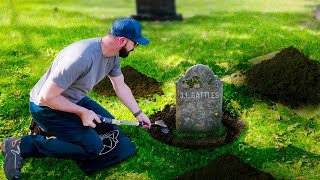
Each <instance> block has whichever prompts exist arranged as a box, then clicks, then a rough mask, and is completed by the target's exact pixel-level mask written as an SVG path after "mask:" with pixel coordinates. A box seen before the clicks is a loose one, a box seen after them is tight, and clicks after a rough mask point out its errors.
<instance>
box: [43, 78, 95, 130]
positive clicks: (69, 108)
mask: <svg viewBox="0 0 320 180" xmlns="http://www.w3.org/2000/svg"><path fill="white" fill-rule="evenodd" d="M63 91H64V89H63V88H61V87H59V86H58V85H57V84H55V83H54V82H53V81H52V80H49V79H48V80H47V81H46V82H45V84H44V85H43V87H42V89H41V91H40V94H39V95H40V103H41V104H43V105H45V106H48V107H50V108H52V109H55V110H59V111H64V112H70V113H74V114H77V115H78V116H79V117H80V118H81V119H82V124H83V125H84V126H91V127H93V128H94V127H95V126H96V124H95V123H94V122H93V120H96V121H97V122H98V123H100V122H101V121H100V119H99V118H98V116H97V115H96V114H95V113H94V112H93V111H91V110H88V109H86V108H84V107H81V106H79V105H77V104H75V103H73V102H71V101H69V100H68V99H67V98H65V97H63V96H62V95H61V93H62V92H63Z"/></svg>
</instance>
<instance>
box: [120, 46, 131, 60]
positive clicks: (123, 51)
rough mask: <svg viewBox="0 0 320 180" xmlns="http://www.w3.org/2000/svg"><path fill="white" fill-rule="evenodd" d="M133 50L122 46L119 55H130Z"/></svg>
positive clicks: (123, 56)
mask: <svg viewBox="0 0 320 180" xmlns="http://www.w3.org/2000/svg"><path fill="white" fill-rule="evenodd" d="M130 52H131V51H127V50H126V49H125V48H124V47H122V48H121V49H120V51H119V56H120V57H122V58H126V57H128V56H129V53H130Z"/></svg>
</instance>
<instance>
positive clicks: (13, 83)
mask: <svg viewBox="0 0 320 180" xmlns="http://www.w3.org/2000/svg"><path fill="white" fill-rule="evenodd" d="M75 2H76V1H71V0H64V1H49V0H47V1H45V0H37V1H36V0H25V1H22V0H14V1H1V2H0V12H1V15H0V87H1V89H0V141H2V140H3V139H4V138H5V137H8V136H16V137H21V136H22V135H24V134H27V133H28V132H29V130H28V126H29V122H30V120H31V116H30V115H29V112H28V102H29V101H28V100H29V91H30V90H31V88H32V87H33V85H34V84H35V83H36V82H37V80H38V79H39V78H40V77H41V76H42V74H43V73H44V72H45V71H46V70H47V68H48V67H49V65H50V63H51V61H52V60H53V58H54V57H55V55H56V54H57V53H58V52H59V51H60V50H61V49H62V48H64V47H65V46H66V45H68V44H70V43H73V42H75V41H78V40H81V39H85V38H92V37H101V36H104V35H105V34H106V33H107V31H108V30H109V28H110V25H111V22H113V21H114V20H115V19H116V18H118V17H128V16H130V15H131V14H133V13H135V1H132V0H118V1H110V0H104V1H103V0H89V1H84V0H82V1H77V2H76V3H75ZM317 4H320V1H319V0H282V1H279V0H246V1H243V0H228V1H219V0H203V1H196V0H177V1H176V6H177V12H179V13H182V15H183V17H184V21H182V22H162V23H160V22H142V25H143V30H144V34H145V36H146V37H149V38H150V40H151V44H150V45H148V46H145V47H143V46H139V47H138V48H137V49H136V50H135V51H134V52H132V53H131V56H130V57H128V58H127V59H123V60H122V66H127V65H129V66H132V67H134V68H136V69H137V70H138V71H140V72H141V73H143V74H145V75H147V76H149V77H152V78H155V79H156V80H157V81H159V82H163V83H164V85H163V86H162V89H163V91H164V93H165V94H164V95H162V96H158V95H155V96H153V97H151V98H147V99H138V102H139V104H140V106H141V108H142V109H143V110H144V111H145V112H146V113H147V114H148V115H151V114H154V113H155V112H157V111H159V110H162V109H163V108H164V106H165V105H166V104H173V103H175V81H176V80H178V79H179V78H180V77H181V76H182V75H183V74H184V73H185V72H186V70H187V69H188V68H190V67H191V66H192V65H195V64H205V65H208V66H209V67H210V68H211V69H212V70H213V72H214V73H215V74H216V75H218V76H219V77H223V76H227V75H230V74H232V73H234V72H236V71H239V70H245V69H246V68H248V66H247V65H246V63H247V62H248V60H250V59H252V58H255V57H257V56H261V55H264V54H268V53H270V52H273V51H278V50H281V49H282V48H286V47H288V46H294V47H296V48H298V49H299V50H300V51H301V52H303V53H304V54H305V55H306V56H307V57H309V58H311V59H314V60H317V61H320V51H319V47H320V41H319V37H320V31H319V30H320V21H317V22H316V21H315V20H314V19H313V14H314V13H315V5H317ZM90 97H92V98H94V99H95V100H97V101H99V102H101V104H102V105H103V106H104V107H106V109H108V110H109V111H110V112H111V113H112V114H113V115H114V116H115V117H116V118H119V119H127V120H129V119H134V118H133V115H131V114H130V112H129V110H127V109H126V108H125V107H124V106H123V105H122V104H121V103H120V101H119V100H118V99H117V98H116V97H105V96H101V95H99V94H97V93H90ZM223 100H224V107H225V108H227V109H229V110H230V111H232V112H233V113H235V114H238V115H239V116H240V117H241V119H243V120H244V121H245V122H246V124H247V129H246V130H245V131H244V132H243V133H242V135H241V136H240V138H239V139H237V140H236V141H234V142H232V143H230V144H228V145H226V146H223V147H220V148H216V149H215V150H211V151H209V150H190V149H183V148H176V147H171V146H167V145H164V144H161V143H160V142H158V141H156V140H154V139H153V138H152V137H151V136H150V135H149V134H148V132H147V131H146V130H144V129H141V128H135V127H128V126H122V127H123V130H124V131H125V132H126V133H127V134H128V135H129V136H130V138H131V139H132V141H133V142H134V143H135V145H136V146H137V148H138V149H137V153H136V154H135V155H134V156H132V157H130V158H129V159H128V160H126V161H125V162H123V163H121V164H118V165H116V166H113V167H111V168H108V169H106V170H103V171H99V172H98V173H96V174H93V175H90V176H88V175H86V174H84V173H83V172H82V171H81V170H80V169H79V167H78V166H77V165H76V164H75V163H74V162H73V161H70V160H59V159H53V158H44V159H36V158H30V159H27V160H25V165H24V167H23V174H24V177H25V179H39V177H43V178H45V177H47V178H46V179H139V180H140V179H172V178H174V177H176V176H178V175H181V174H183V173H185V172H187V171H190V170H192V169H195V168H199V167H201V166H204V165H206V164H207V163H208V162H209V161H210V160H213V159H215V158H216V157H218V156H220V155H222V154H225V153H232V154H234V155H236V156H237V157H239V158H240V159H241V160H243V161H244V162H246V163H248V164H250V165H251V166H253V167H255V168H257V169H259V170H261V171H265V172H268V173H271V174H272V175H273V176H274V177H275V178H276V179H320V161H319V160H320V131H319V129H320V121H319V120H320V115H319V114H318V115H316V116H314V117H312V118H309V119H307V118H304V117H301V116H298V115H296V114H294V113H293V112H292V111H290V110H288V109H287V108H286V107H284V106H282V105H280V104H271V103H270V102H269V100H266V99H260V98H259V97H258V96H257V95H256V94H255V93H254V92H252V91H251V90H249V89H248V88H246V87H245V86H241V87H236V86H234V85H231V84H227V83H225V84H224V97H223ZM3 160H4V158H3V156H0V179H5V175H4V171H3Z"/></svg>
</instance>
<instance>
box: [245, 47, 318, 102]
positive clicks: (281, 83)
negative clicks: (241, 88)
mask: <svg viewBox="0 0 320 180" xmlns="http://www.w3.org/2000/svg"><path fill="white" fill-rule="evenodd" d="M245 75H246V77H247V78H246V84H247V85H248V86H249V87H250V88H252V89H253V90H254V91H256V92H259V93H261V94H262V95H263V96H267V97H269V98H270V99H271V100H274V101H277V102H280V103H283V104H284V105H288V106H290V107H292V108H295V107H300V106H304V105H308V104H312V105H317V104H319V102H320V65H319V64H317V63H316V62H314V61H311V60H309V59H308V58H307V57H305V56H304V55H303V54H302V53H301V52H299V51H298V50H297V49H296V48H294V47H292V46H291V47H289V48H286V49H283V50H282V51H281V52H279V53H278V54H276V56H275V57H273V58H271V59H269V60H266V61H263V62H261V63H259V64H257V65H255V66H253V67H252V68H251V69H249V70H247V71H246V72H245Z"/></svg>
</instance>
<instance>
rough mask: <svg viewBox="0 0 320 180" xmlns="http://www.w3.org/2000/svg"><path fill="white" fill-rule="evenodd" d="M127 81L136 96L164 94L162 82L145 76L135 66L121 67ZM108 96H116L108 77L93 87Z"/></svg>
mask: <svg viewBox="0 0 320 180" xmlns="http://www.w3.org/2000/svg"><path fill="white" fill-rule="evenodd" d="M121 71H122V74H123V76H124V81H125V83H126V84H127V85H128V86H129V88H130V89H131V91H132V94H133V95H134V96H135V97H148V96H150V95H153V94H159V95H163V94H164V93H163V91H162V89H161V86H162V83H159V82H157V81H156V80H155V79H153V78H150V77H147V76H145V75H144V74H142V73H140V72H138V71H137V70H135V69H134V68H133V67H130V66H126V67H124V68H122V69H121ZM93 91H95V92H98V93H99V94H103V95H106V96H115V95H116V94H115V92H114V90H113V87H112V84H111V81H110V79H109V78H108V77H106V78H104V79H103V80H101V81H100V82H99V83H98V84H97V85H96V86H95V87H94V89H93Z"/></svg>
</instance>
